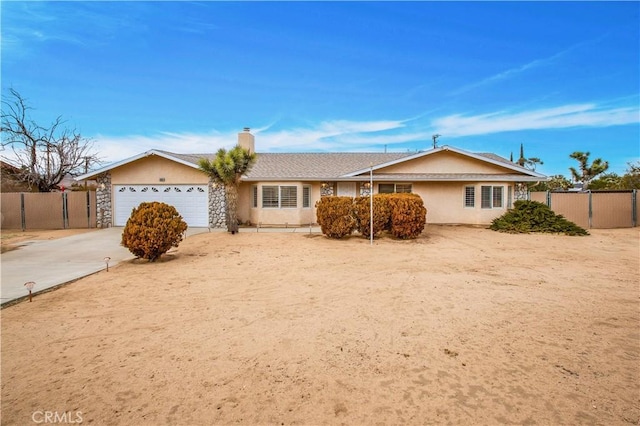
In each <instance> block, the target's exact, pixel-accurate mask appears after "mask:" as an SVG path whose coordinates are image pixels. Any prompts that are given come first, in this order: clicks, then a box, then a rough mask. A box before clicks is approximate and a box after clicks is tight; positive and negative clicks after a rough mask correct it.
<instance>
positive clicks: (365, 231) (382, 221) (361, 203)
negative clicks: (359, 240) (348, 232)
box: [353, 195, 391, 238]
mask: <svg viewBox="0 0 640 426" xmlns="http://www.w3.org/2000/svg"><path fill="white" fill-rule="evenodd" d="M353 215H354V217H355V218H356V230H357V231H358V232H359V233H360V234H361V235H362V236H363V237H365V238H369V237H370V236H371V231H370V225H369V223H370V217H369V216H370V215H371V199H370V198H369V197H368V196H366V197H357V198H356V199H355V200H354V203H353ZM390 220H391V207H390V205H389V198H388V197H386V196H384V195H374V196H373V236H374V237H376V236H378V235H379V234H380V233H382V232H383V231H386V230H388V229H389V228H390Z"/></svg>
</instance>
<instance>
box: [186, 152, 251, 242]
mask: <svg viewBox="0 0 640 426" xmlns="http://www.w3.org/2000/svg"><path fill="white" fill-rule="evenodd" d="M255 162H256V154H255V153H252V152H250V151H248V150H246V149H244V148H242V147H241V146H240V145H236V146H235V147H234V148H232V149H230V150H229V151H227V150H226V149H224V148H221V149H219V150H218V152H217V153H216V156H215V158H214V159H213V160H209V159H208V158H202V159H200V161H199V163H198V165H199V167H200V170H202V171H203V172H205V173H206V174H207V175H208V176H209V177H210V178H211V179H212V180H213V181H214V182H215V183H217V184H220V185H223V186H224V191H225V198H226V203H225V204H226V219H227V231H229V232H231V233H232V234H235V233H236V232H238V187H239V186H240V179H241V178H242V175H244V174H245V173H247V172H248V171H249V170H251V167H253V165H254V164H255Z"/></svg>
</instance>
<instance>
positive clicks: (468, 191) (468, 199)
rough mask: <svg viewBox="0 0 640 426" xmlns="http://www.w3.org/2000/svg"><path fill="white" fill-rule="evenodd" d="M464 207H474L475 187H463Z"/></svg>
mask: <svg viewBox="0 0 640 426" xmlns="http://www.w3.org/2000/svg"><path fill="white" fill-rule="evenodd" d="M464 206H465V207H475V206H476V188H475V186H465V187H464Z"/></svg>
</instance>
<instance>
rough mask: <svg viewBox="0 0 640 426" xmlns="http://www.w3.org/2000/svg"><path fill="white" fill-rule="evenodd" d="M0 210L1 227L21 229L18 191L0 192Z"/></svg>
mask: <svg viewBox="0 0 640 426" xmlns="http://www.w3.org/2000/svg"><path fill="white" fill-rule="evenodd" d="M0 212H2V228H3V229H22V214H21V213H20V193H18V192H10V193H6V194H5V193H2V194H0Z"/></svg>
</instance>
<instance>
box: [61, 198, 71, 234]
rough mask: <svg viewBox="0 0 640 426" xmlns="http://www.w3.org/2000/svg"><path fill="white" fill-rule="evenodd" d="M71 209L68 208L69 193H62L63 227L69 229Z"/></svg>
mask: <svg viewBox="0 0 640 426" xmlns="http://www.w3.org/2000/svg"><path fill="white" fill-rule="evenodd" d="M68 225H69V210H68V209H67V194H66V192H63V193H62V227H63V228H64V229H67V228H68V227H69V226H68Z"/></svg>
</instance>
